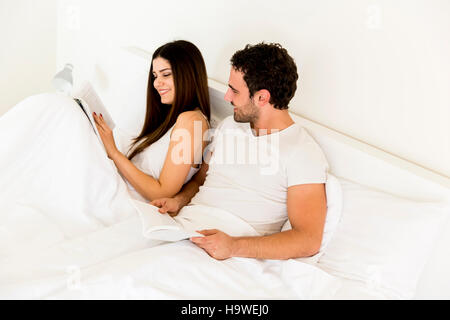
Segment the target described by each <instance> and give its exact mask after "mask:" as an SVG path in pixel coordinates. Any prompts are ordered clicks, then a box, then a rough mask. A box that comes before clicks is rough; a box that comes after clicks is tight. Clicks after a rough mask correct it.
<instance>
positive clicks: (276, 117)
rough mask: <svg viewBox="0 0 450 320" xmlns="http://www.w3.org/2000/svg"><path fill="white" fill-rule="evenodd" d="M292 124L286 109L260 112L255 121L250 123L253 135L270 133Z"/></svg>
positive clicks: (292, 121)
mask: <svg viewBox="0 0 450 320" xmlns="http://www.w3.org/2000/svg"><path fill="white" fill-rule="evenodd" d="M292 124H294V120H292V118H291V116H290V114H289V111H288V110H287V109H284V110H278V109H273V110H271V112H267V113H264V112H261V113H260V115H259V118H258V120H257V121H255V122H252V123H250V126H251V128H252V129H253V130H254V132H255V135H257V136H260V135H265V134H272V133H273V132H278V131H281V130H284V129H286V128H287V127H289V126H291V125H292Z"/></svg>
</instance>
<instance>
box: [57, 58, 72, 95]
mask: <svg viewBox="0 0 450 320" xmlns="http://www.w3.org/2000/svg"><path fill="white" fill-rule="evenodd" d="M72 70H73V65H72V64H70V63H67V64H66V65H65V66H64V69H63V70H61V71H60V72H58V73H57V74H56V75H55V76H54V77H53V81H52V83H53V86H54V87H55V89H56V90H58V91H60V92H64V93H66V94H69V93H70V91H71V90H72V86H73V77H72Z"/></svg>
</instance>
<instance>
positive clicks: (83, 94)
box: [72, 81, 116, 130]
mask: <svg viewBox="0 0 450 320" xmlns="http://www.w3.org/2000/svg"><path fill="white" fill-rule="evenodd" d="M72 95H73V97H74V98H77V99H79V100H81V101H82V102H83V106H84V107H85V109H86V112H87V113H88V115H89V119H91V121H92V122H93V121H94V118H93V117H92V113H93V112H95V113H96V114H98V115H99V116H100V114H102V116H103V119H104V120H105V122H106V124H107V125H108V127H110V128H111V130H112V129H114V128H115V126H116V124H115V123H114V121H113V119H112V118H111V115H110V114H109V112H108V110H107V109H106V107H105V105H104V104H103V102H102V100H101V99H100V97H99V96H98V94H97V92H95V89H94V87H93V86H92V84H91V83H90V82H87V81H86V82H84V83H83V84H82V85H81V86H80V87H79V88H78V89H76V90H74V92H73V93H72ZM93 124H95V122H93Z"/></svg>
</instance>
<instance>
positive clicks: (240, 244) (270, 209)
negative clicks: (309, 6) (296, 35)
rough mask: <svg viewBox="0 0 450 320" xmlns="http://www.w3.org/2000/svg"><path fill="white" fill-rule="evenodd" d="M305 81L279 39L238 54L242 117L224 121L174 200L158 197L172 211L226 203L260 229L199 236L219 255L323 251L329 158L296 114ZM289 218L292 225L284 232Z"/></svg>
mask: <svg viewBox="0 0 450 320" xmlns="http://www.w3.org/2000/svg"><path fill="white" fill-rule="evenodd" d="M297 79H298V74H297V67H296V64H295V62H294V60H293V59H292V57H290V56H289V54H288V53H287V51H286V50H285V49H284V48H282V47H281V46H280V45H279V44H266V43H260V44H257V45H253V46H252V45H247V46H246V47H245V48H244V49H243V50H239V51H237V52H236V53H235V54H234V55H233V57H232V58H231V71H230V76H229V81H228V87H229V88H228V91H227V93H226V95H225V100H227V101H229V102H230V103H231V105H232V106H233V107H234V116H233V117H228V118H226V119H224V120H223V121H222V122H221V123H220V125H219V126H218V128H217V130H216V132H215V133H214V138H213V142H212V143H211V145H210V148H209V151H210V154H209V156H207V157H205V162H204V163H203V164H202V167H201V169H200V170H199V172H198V173H197V174H196V175H195V176H194V177H193V179H191V181H190V182H189V183H187V184H186V185H185V186H184V187H183V189H182V190H181V191H180V192H179V193H178V194H177V195H176V196H175V197H174V198H164V199H157V200H154V201H153V202H152V204H153V205H156V206H158V207H160V212H162V213H170V214H172V215H173V214H176V213H178V212H179V211H180V210H181V208H183V207H184V206H186V205H188V204H189V206H188V207H191V206H195V205H203V206H209V207H212V208H220V209H221V210H226V211H228V212H231V213H233V214H234V215H236V216H237V217H239V218H241V219H242V220H244V221H246V222H247V223H249V224H250V225H251V226H252V227H253V228H254V229H255V230H256V231H257V233H258V234H259V235H258V236H244V237H236V236H230V235H228V234H226V233H224V232H222V231H220V230H216V229H213V230H200V231H199V232H200V233H201V234H203V235H204V237H193V238H191V241H192V242H193V243H194V244H196V245H197V246H199V247H200V248H202V249H204V250H205V251H206V252H207V253H208V254H209V255H210V256H212V257H213V258H215V259H218V260H222V259H227V258H230V257H249V258H258V259H290V258H298V257H308V256H312V255H314V254H316V253H317V252H318V251H319V249H320V246H321V241H322V234H323V229H324V224H325V216H326V210H327V204H326V195H325V182H326V179H327V170H328V163H327V161H326V159H325V157H324V155H323V153H322V151H321V149H320V147H319V146H318V145H317V144H316V143H315V141H314V140H313V139H312V138H311V137H310V136H309V135H308V133H307V132H306V131H305V130H304V129H303V128H301V127H300V126H299V125H298V124H296V123H295V122H294V121H293V119H292V118H291V116H290V115H289V112H288V104H289V101H290V100H291V99H292V97H293V96H294V94H295V91H296V89H297V84H296V82H297ZM236 150H237V152H236ZM230 160H231V161H230ZM287 219H289V221H290V224H291V226H292V227H291V229H290V230H286V231H283V232H281V228H282V226H283V224H284V223H285V221H286V220H287Z"/></svg>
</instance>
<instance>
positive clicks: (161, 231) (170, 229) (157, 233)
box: [130, 199, 203, 241]
mask: <svg viewBox="0 0 450 320" xmlns="http://www.w3.org/2000/svg"><path fill="white" fill-rule="evenodd" d="M130 200H131V202H132V203H133V205H134V207H135V208H136V210H137V211H138V213H139V216H140V217H141V222H142V233H143V235H144V237H146V238H149V239H154V240H163V241H180V240H186V239H189V238H191V237H203V235H202V234H200V233H198V232H195V231H190V230H186V229H184V228H183V226H182V225H181V224H179V223H178V222H177V221H176V220H175V219H174V218H172V217H171V216H170V215H168V214H167V213H160V212H159V211H158V207H155V206H154V205H151V204H149V203H146V202H142V201H139V200H134V199H130Z"/></svg>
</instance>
